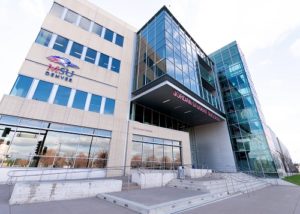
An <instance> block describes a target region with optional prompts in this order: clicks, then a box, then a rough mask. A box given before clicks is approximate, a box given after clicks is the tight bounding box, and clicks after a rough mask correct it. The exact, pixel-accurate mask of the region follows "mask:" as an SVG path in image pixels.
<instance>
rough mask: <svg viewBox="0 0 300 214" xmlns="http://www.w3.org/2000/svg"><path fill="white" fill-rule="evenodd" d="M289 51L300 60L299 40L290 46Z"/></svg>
mask: <svg viewBox="0 0 300 214" xmlns="http://www.w3.org/2000/svg"><path fill="white" fill-rule="evenodd" d="M290 51H291V53H292V54H293V56H294V57H297V58H300V38H299V39H297V40H296V41H295V42H294V43H293V44H292V45H291V46H290Z"/></svg>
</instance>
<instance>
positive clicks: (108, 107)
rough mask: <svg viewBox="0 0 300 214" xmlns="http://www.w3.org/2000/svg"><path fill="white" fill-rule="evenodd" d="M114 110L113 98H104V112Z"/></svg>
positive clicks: (112, 111) (112, 112)
mask: <svg viewBox="0 0 300 214" xmlns="http://www.w3.org/2000/svg"><path fill="white" fill-rule="evenodd" d="M114 111H115V100H113V99H109V98H106V101H105V107H104V114H114Z"/></svg>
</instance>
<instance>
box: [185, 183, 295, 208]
mask: <svg viewBox="0 0 300 214" xmlns="http://www.w3.org/2000/svg"><path fill="white" fill-rule="evenodd" d="M182 213H184V214H199V213H207V214H234V213H237V214H240V213H242V214H300V187H292V186H270V187H266V188H264V189H261V190H258V191H255V192H252V193H250V195H249V197H248V196H247V194H244V195H241V196H238V197H233V198H230V199H226V200H223V201H220V202H217V203H213V204H210V205H206V206H203V207H200V208H196V209H192V210H190V211H185V212H182Z"/></svg>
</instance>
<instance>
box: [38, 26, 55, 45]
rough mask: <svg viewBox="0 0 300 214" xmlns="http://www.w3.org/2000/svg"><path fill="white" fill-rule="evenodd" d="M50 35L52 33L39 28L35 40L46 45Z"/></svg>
mask: <svg viewBox="0 0 300 214" xmlns="http://www.w3.org/2000/svg"><path fill="white" fill-rule="evenodd" d="M51 37H52V33H50V32H49V31H46V30H43V29H41V31H40V32H39V35H38V36H37V38H36V40H35V42H36V43H38V44H41V45H44V46H48V44H49V42H50V40H51Z"/></svg>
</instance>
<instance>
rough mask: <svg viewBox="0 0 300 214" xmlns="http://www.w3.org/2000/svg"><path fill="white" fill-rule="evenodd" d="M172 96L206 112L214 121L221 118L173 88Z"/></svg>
mask: <svg viewBox="0 0 300 214" xmlns="http://www.w3.org/2000/svg"><path fill="white" fill-rule="evenodd" d="M173 96H174V97H176V98H177V99H179V100H181V101H183V102H185V103H187V104H188V105H190V106H192V107H194V108H195V109H197V110H198V111H201V112H202V113H204V114H206V115H207V116H209V117H210V118H212V119H214V120H216V121H221V119H220V118H219V117H218V116H217V115H216V114H215V113H213V112H211V111H209V110H208V109H206V108H205V107H203V106H201V105H200V104H198V103H196V102H195V101H193V100H192V99H190V98H188V97H187V96H185V95H183V94H182V93H180V92H179V91H176V90H174V91H173Z"/></svg>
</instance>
